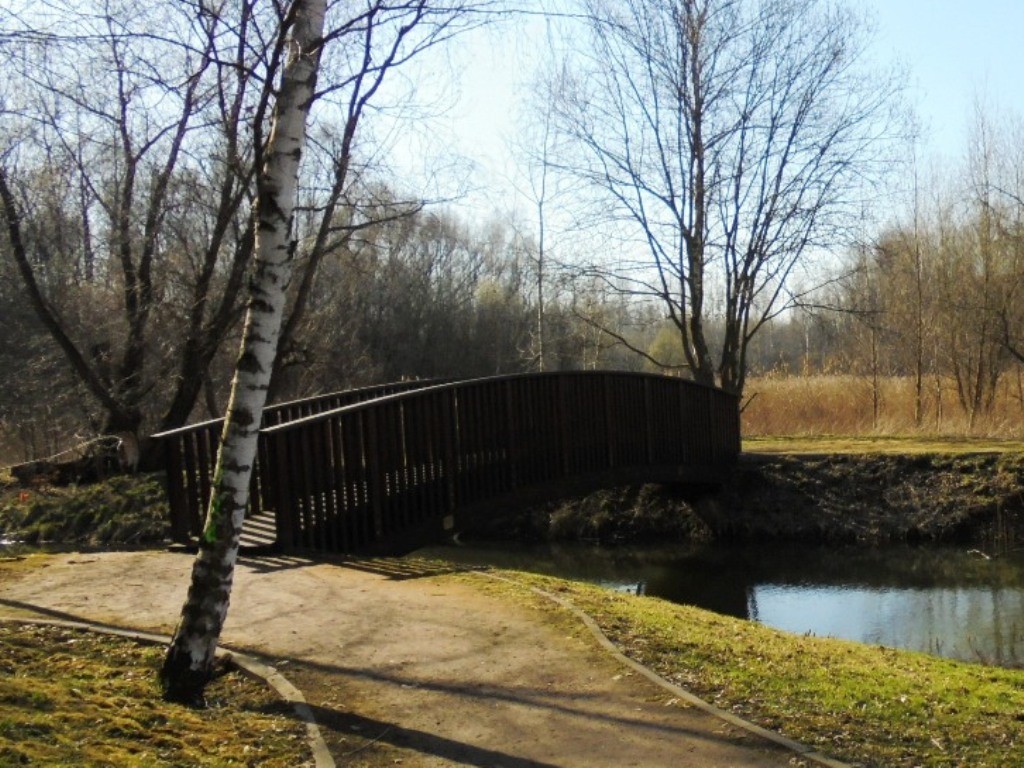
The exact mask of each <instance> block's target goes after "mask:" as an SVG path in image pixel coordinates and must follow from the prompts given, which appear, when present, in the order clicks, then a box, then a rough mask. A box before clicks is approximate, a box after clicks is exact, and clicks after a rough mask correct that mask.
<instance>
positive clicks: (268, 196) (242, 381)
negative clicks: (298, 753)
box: [160, 0, 326, 703]
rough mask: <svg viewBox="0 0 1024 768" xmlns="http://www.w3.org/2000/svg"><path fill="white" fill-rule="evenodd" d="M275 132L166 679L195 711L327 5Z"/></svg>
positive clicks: (254, 427) (245, 474)
mask: <svg viewBox="0 0 1024 768" xmlns="http://www.w3.org/2000/svg"><path fill="white" fill-rule="evenodd" d="M292 11H293V15H292V17H291V18H292V19H293V26H292V29H291V33H290V40H289V53H288V59H287V61H286V63H285V67H284V71H283V73H282V78H281V87H280V91H279V94H278V99H277V104H276V107H275V110H274V120H273V124H274V127H273V131H272V134H271V137H270V140H269V141H268V144H267V148H266V154H265V157H264V163H263V165H262V168H261V170H260V174H259V178H258V180H257V189H258V200H257V215H258V218H259V227H258V233H257V236H256V266H255V275H254V277H253V280H252V284H251V295H250V298H249V303H248V306H247V310H246V320H245V329H244V331H243V336H242V348H241V352H240V354H239V357H238V362H237V364H236V366H235V376H234V380H233V381H232V385H231V399H230V402H229V404H228V414H227V419H226V421H225V424H224V432H223V434H222V436H221V448H220V452H219V454H218V457H217V469H216V471H215V474H214V489H213V493H212V495H211V501H210V507H209V510H208V512H207V517H206V526H205V528H204V530H203V534H202V537H201V541H200V545H199V553H198V555H197V556H196V560H195V564H194V565H193V569H192V583H191V586H190V587H189V591H188V598H187V600H186V602H185V605H184V607H183V608H182V612H181V619H180V621H179V623H178V627H177V629H176V630H175V633H174V638H173V640H172V641H171V645H170V647H169V648H168V651H167V656H166V658H165V660H164V664H163V667H162V669H161V671H160V681H161V684H162V686H163V691H164V697H165V698H166V699H168V700H172V701H181V702H186V703H195V702H197V701H201V700H202V696H203V691H204V689H205V686H206V683H207V682H208V681H209V679H210V676H211V674H212V672H213V662H214V652H215V651H216V648H217V643H218V641H219V638H220V632H221V629H222V627H223V626H224V620H225V618H226V616H227V610H228V602H229V599H230V596H231V585H232V581H233V578H234V567H235V561H236V559H237V557H238V539H239V535H240V534H241V530H242V523H243V521H244V519H245V510H246V507H247V505H248V502H249V481H250V478H251V475H252V466H253V461H254V460H255V456H256V443H257V438H258V436H259V427H260V420H261V418H262V413H263V406H264V404H265V403H266V395H267V388H268V386H269V384H270V376H271V372H272V370H273V367H274V359H275V357H276V355H277V345H278V338H279V335H280V331H281V319H282V316H283V313H284V305H285V291H286V289H287V286H288V281H289V279H290V277H291V268H292V248H291V242H290V238H291V233H290V229H291V220H292V213H293V210H294V206H295V195H296V186H297V181H298V172H299V160H300V158H301V155H302V150H303V146H304V144H305V138H306V116H307V113H308V111H309V108H310V105H311V103H312V101H313V97H314V92H315V91H314V86H315V82H316V75H317V71H318V68H319V63H320V46H321V44H322V39H323V27H324V15H325V13H326V0H296V3H295V5H294V6H293V9H292Z"/></svg>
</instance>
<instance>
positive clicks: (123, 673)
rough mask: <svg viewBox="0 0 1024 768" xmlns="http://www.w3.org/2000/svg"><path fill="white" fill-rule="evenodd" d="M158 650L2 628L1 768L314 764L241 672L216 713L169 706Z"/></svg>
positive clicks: (223, 680) (229, 678)
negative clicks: (27, 767) (35, 767)
mask: <svg viewBox="0 0 1024 768" xmlns="http://www.w3.org/2000/svg"><path fill="white" fill-rule="evenodd" d="M162 658H163V651H162V649H160V648H157V647H154V646H148V645H140V644H138V643H136V642H133V641H131V640H126V639H121V638H115V637H110V636H107V635H100V634H93V633H88V632H81V631H76V630H71V629H65V628H59V627H50V626H34V625H28V624H25V625H22V624H13V623H0V765H3V766H7V765H24V764H45V765H64V766H72V765H74V766H101V765H102V766H136V765H146V766H197V765H202V766H270V767H271V768H275V767H277V766H280V767H281V768H285V767H291V766H299V765H303V764H309V763H310V752H309V747H308V743H307V742H306V740H305V731H304V727H303V726H302V724H301V723H298V722H297V721H296V720H295V719H294V716H293V714H292V712H291V709H290V707H288V706H287V705H285V704H284V703H283V702H281V701H280V700H279V699H277V697H276V696H275V694H274V693H273V691H271V690H270V689H268V688H267V687H266V686H264V685H263V684H262V683H259V682H257V681H254V680H250V679H248V678H246V677H244V676H243V675H242V674H241V673H239V672H237V671H228V672H226V673H225V674H222V675H220V676H219V677H218V678H217V679H216V680H215V681H214V682H213V683H211V685H210V686H209V688H208V689H207V699H208V706H207V707H206V708H205V709H190V708H186V707H182V706H178V705H172V704H168V703H166V702H164V701H163V700H162V699H161V698H160V693H159V689H158V687H157V684H156V671H157V668H158V667H159V664H160V662H161V660H162Z"/></svg>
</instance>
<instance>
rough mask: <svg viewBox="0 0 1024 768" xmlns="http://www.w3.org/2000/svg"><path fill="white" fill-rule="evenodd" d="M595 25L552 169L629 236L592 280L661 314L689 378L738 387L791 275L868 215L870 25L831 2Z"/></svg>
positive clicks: (667, 12)
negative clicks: (564, 141)
mask: <svg viewBox="0 0 1024 768" xmlns="http://www.w3.org/2000/svg"><path fill="white" fill-rule="evenodd" d="M586 12H587V15H588V18H589V31H590V35H589V39H588V45H589V47H588V48H585V49H583V50H582V51H580V59H581V63H580V65H579V71H578V72H577V73H576V74H575V76H574V77H573V78H571V79H569V80H563V81H560V82H559V84H558V87H559V89H560V90H561V97H560V99H559V100H558V101H556V105H557V107H556V108H557V110H558V114H557V119H558V124H559V127H560V130H561V131H562V132H563V134H564V135H565V136H566V137H568V138H569V139H571V140H572V141H573V142H574V144H575V146H576V147H577V149H578V151H577V152H576V153H575V154H573V155H572V156H569V157H566V158H564V159H562V160H560V161H559V162H558V167H559V168H560V169H561V170H563V171H565V172H568V173H572V174H574V175H576V176H578V177H581V178H583V179H585V180H586V181H588V182H589V183H590V185H591V186H592V188H593V189H594V190H595V192H596V193H597V195H596V197H597V199H598V200H600V201H602V202H601V205H603V206H604V212H603V214H602V218H603V219H604V223H605V224H606V225H607V226H606V230H605V231H607V232H609V233H610V235H611V236H618V237H619V238H620V241H619V242H618V244H617V253H615V254H614V255H613V256H612V259H611V263H608V262H607V261H606V262H605V263H603V264H595V265H594V266H593V267H592V271H593V273H595V274H597V275H599V276H602V277H603V278H604V279H606V280H607V282H608V283H609V285H615V286H618V287H619V288H620V289H622V290H625V291H626V292H628V293H630V294H632V295H635V296H637V297H640V298H643V299H646V300H653V301H656V302H658V303H659V304H660V305H661V307H662V309H663V311H664V313H665V314H666V315H667V317H668V319H669V320H670V321H671V323H672V324H673V326H674V327H675V328H676V330H677V332H678V334H679V336H680V339H681V343H682V348H683V351H684V358H685V361H686V366H687V368H688V369H689V371H690V373H691V375H692V376H693V378H695V379H696V380H698V381H702V382H705V383H714V382H716V381H717V382H718V383H719V384H721V385H722V386H723V387H725V388H727V389H729V390H731V391H734V392H742V390H743V386H744V382H745V376H746V355H747V346H748V344H749V343H750V340H751V339H752V338H753V337H754V335H755V334H756V333H757V331H758V330H759V329H760V328H761V327H762V326H763V325H764V323H765V322H767V321H768V320H769V319H770V318H772V317H773V316H775V315H777V314H778V313H779V312H780V311H782V309H783V308H785V307H786V306H787V303H788V301H789V294H788V293H787V289H788V287H789V286H788V280H789V278H790V277H791V273H792V272H793V270H794V269H796V268H797V266H798V265H799V264H800V263H801V260H802V259H805V258H807V257H808V255H809V254H811V253H813V252H814V251H815V250H816V249H821V248H827V247H832V246H834V245H835V241H836V240H837V239H838V238H840V237H841V236H842V235H844V234H845V230H846V227H847V226H848V225H850V224H851V223H853V222H854V220H855V219H856V217H857V216H858V214H859V213H860V204H861V202H862V196H863V193H864V185H865V182H866V180H869V179H871V178H874V177H875V174H876V172H877V171H879V170H880V168H881V165H880V161H881V160H882V158H883V152H884V150H886V149H887V148H888V147H889V140H890V139H891V138H893V137H894V133H895V131H894V129H895V127H896V126H897V124H898V123H897V121H896V119H895V117H896V114H895V112H894V111H893V109H892V107H893V105H894V103H895V101H894V100H895V98H896V96H897V95H898V91H899V88H898V81H897V80H896V79H895V78H892V77H883V78H878V77H875V76H873V75H871V74H870V73H866V72H865V70H864V69H863V67H862V62H861V57H862V55H863V51H864V42H865V41H864V35H863V32H864V23H863V22H862V20H861V19H860V18H859V17H858V16H856V15H855V14H854V13H852V12H850V11H846V10H843V9H842V8H837V7H834V6H832V5H831V4H827V3H825V2H823V1H822V0H749V1H748V0H674V1H668V0H611V2H598V1H597V0H594V2H590V3H588V4H587V6H586ZM890 170H891V169H890ZM638 252H641V253H644V252H645V254H644V255H643V256H640V255H635V254H637V253H638ZM716 308H717V311H718V312H719V313H720V317H721V323H722V327H723V329H724V332H723V335H722V338H721V341H720V343H719V344H717V345H716V344H714V343H713V341H712V339H711V338H710V335H709V332H708V329H707V326H708V322H709V319H710V318H712V317H714V314H715V311H716ZM716 346H717V349H715V347H716Z"/></svg>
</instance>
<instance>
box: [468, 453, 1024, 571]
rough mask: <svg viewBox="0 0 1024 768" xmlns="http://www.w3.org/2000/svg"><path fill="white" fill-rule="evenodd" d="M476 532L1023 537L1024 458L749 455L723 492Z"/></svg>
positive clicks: (498, 521)
mask: <svg viewBox="0 0 1024 768" xmlns="http://www.w3.org/2000/svg"><path fill="white" fill-rule="evenodd" d="M466 535H467V537H474V536H475V537H477V538H483V539H516V540H523V539H527V540H538V539H549V540H579V539H590V540H596V541H601V542H603V543H620V542H644V541H658V542H665V541H697V540H699V541H708V540H719V541H722V540H730V541H736V540H753V541H762V542H763V541H769V540H785V541H804V542H814V543H830V544H840V543H841V544H862V545H868V546H870V545H876V544H885V543H894V542H901V543H902V542H912V543H921V542H935V543H939V542H941V543H961V544H970V545H973V546H978V547H981V548H983V549H986V550H989V551H996V552H998V551H1004V550H1007V549H1012V548H1014V547H1016V546H1021V544H1022V543H1024V456H1022V455H1020V454H1016V453H975V454H959V455H946V454H916V455H914V454H905V455H902V454H881V453H878V454H866V453H865V454H834V455H822V456H814V455H757V454H745V455H743V456H742V457H741V459H740V461H739V463H738V464H737V465H736V467H735V468H734V470H733V472H732V475H731V477H730V478H729V479H728V481H727V482H725V483H723V485H722V486H721V487H720V488H714V487H705V488H692V487H671V486H643V487H633V488H618V489H612V490H607V491H599V492H597V493H593V494H590V495H588V496H585V497H583V498H577V499H568V500H563V501H561V502H558V503H552V504H545V505H540V506H537V507H533V508H530V509H526V510H520V511H519V512H517V513H515V514H512V515H507V516H505V517H500V518H492V519H488V520H486V521H483V524H481V525H479V526H478V527H477V528H475V529H474V530H471V531H467V533H466Z"/></svg>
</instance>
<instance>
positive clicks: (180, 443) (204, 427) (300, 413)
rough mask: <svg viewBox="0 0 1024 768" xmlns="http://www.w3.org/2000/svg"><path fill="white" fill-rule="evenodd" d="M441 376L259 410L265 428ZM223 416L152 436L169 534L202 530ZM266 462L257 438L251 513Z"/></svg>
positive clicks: (258, 501) (182, 537)
mask: <svg viewBox="0 0 1024 768" xmlns="http://www.w3.org/2000/svg"><path fill="white" fill-rule="evenodd" d="M439 381H440V380H421V381H402V382H393V383H390V384H380V385H375V386H370V387H361V388H359V389H350V390H345V391H342V392H331V393H329V394H326V395H317V396H314V397H307V398H302V399H299V400H291V401H288V402H285V403H278V404H275V405H270V406H267V407H266V408H265V409H264V411H263V422H262V425H263V427H269V426H275V425H278V424H283V423H286V422H288V421H293V420H295V419H301V418H306V417H309V416H313V415H315V414H318V413H323V412H325V411H332V410H336V409H338V408H342V407H345V406H347V405H352V404H353V403H359V402H363V401H365V400H372V399H374V398H378V397H381V396H385V395H391V394H394V393H397V392H405V391H408V390H410V389H417V388H420V387H425V386H432V385H436V384H438V383H439ZM223 429H224V419H223V418H220V419H211V420H209V421H204V422H200V423H197V424H190V425H187V426H184V427H180V428H178V429H172V430H168V431H166V432H160V433H158V434H155V435H153V437H154V438H155V439H158V440H160V441H161V443H163V448H164V455H165V462H166V466H167V492H168V499H169V503H170V508H171V538H172V539H173V540H174V541H177V542H183V543H187V542H189V541H190V540H192V539H195V538H196V537H198V536H199V534H200V532H201V531H202V527H203V521H204V519H205V516H206V509H207V507H208V506H209V502H210V492H211V488H212V484H213V473H214V469H215V465H216V461H217V448H218V445H219V443H220V437H221V432H222V431H223ZM265 466H267V464H266V456H265V450H264V445H263V442H262V441H261V442H260V447H259V453H258V455H257V459H256V467H254V471H253V479H252V488H251V491H250V504H249V506H250V514H252V513H255V512H258V511H259V510H261V509H262V508H264V499H265V495H266V482H265V478H264V474H265V473H264V471H263V467H265Z"/></svg>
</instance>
